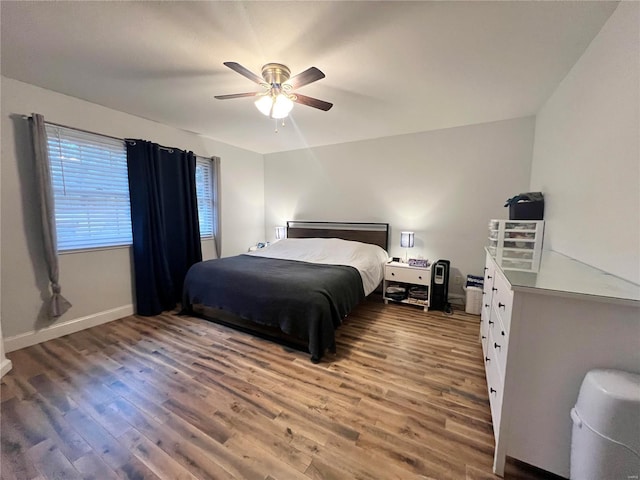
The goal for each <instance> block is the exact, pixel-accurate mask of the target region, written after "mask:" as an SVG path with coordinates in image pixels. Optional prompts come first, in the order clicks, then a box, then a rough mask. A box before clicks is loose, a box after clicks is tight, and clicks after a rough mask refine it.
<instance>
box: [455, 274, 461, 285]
mask: <svg viewBox="0 0 640 480" xmlns="http://www.w3.org/2000/svg"><path fill="white" fill-rule="evenodd" d="M453 283H455V284H456V285H462V277H461V276H460V275H456V276H455V277H454V279H453Z"/></svg>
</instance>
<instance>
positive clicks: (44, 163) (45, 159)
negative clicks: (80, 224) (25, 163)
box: [29, 113, 71, 320]
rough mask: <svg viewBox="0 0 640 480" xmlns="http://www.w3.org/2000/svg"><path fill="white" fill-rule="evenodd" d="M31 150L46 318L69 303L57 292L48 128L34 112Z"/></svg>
mask: <svg viewBox="0 0 640 480" xmlns="http://www.w3.org/2000/svg"><path fill="white" fill-rule="evenodd" d="M29 127H30V129H31V138H32V140H33V152H34V158H35V167H36V178H37V181H38V193H39V195H40V211H41V219H42V240H43V245H44V255H45V259H46V262H47V269H48V271H49V282H50V283H51V296H50V297H49V298H48V299H47V300H45V313H46V315H47V316H48V318H49V320H54V319H56V318H58V317H60V316H61V315H62V314H64V312H66V311H67V310H69V308H70V307H71V304H70V303H69V302H68V301H67V299H66V298H64V297H63V296H62V295H61V294H60V290H61V289H60V284H59V283H58V276H59V271H58V238H57V235H56V211H55V204H54V199H53V186H52V184H51V168H50V166H49V150H48V148H47V132H46V130H45V126H44V117H43V116H42V115H40V114H37V113H34V114H32V116H31V117H30V118H29Z"/></svg>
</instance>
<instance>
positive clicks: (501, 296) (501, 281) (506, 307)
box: [491, 272, 513, 336]
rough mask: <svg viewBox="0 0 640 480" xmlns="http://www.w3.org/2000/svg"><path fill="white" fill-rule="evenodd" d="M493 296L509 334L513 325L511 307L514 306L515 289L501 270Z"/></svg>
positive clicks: (497, 276) (495, 283)
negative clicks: (512, 288) (513, 289)
mask: <svg viewBox="0 0 640 480" xmlns="http://www.w3.org/2000/svg"><path fill="white" fill-rule="evenodd" d="M492 291H493V296H492V298H491V301H492V304H493V306H494V308H495V311H496V312H497V313H498V314H499V315H500V318H501V319H502V327H503V328H504V330H505V333H506V335H507V336H508V335H509V327H510V325H511V307H512V306H513V291H512V290H511V286H510V285H509V283H508V282H507V280H506V279H505V278H504V276H503V275H502V273H501V272H496V274H495V281H494V286H493V288H492Z"/></svg>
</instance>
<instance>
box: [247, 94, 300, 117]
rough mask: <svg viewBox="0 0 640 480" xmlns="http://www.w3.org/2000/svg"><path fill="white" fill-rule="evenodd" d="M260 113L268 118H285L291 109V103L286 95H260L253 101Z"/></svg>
mask: <svg viewBox="0 0 640 480" xmlns="http://www.w3.org/2000/svg"><path fill="white" fill-rule="evenodd" d="M255 105H256V108H257V109H258V110H260V113H262V114H263V115H265V116H267V117H270V118H285V117H286V116H287V115H289V113H290V112H291V110H292V109H293V101H291V99H290V98H289V97H287V96H286V95H284V94H282V93H279V94H277V95H262V96H261V97H260V98H258V99H257V100H256V101H255Z"/></svg>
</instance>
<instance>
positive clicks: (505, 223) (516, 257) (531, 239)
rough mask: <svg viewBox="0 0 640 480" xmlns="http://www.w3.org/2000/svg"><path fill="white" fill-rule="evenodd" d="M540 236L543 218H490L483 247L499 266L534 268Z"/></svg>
mask: <svg viewBox="0 0 640 480" xmlns="http://www.w3.org/2000/svg"><path fill="white" fill-rule="evenodd" d="M543 238H544V221H543V220H490V221H489V244H488V245H489V246H488V247H487V249H488V250H489V253H491V255H493V256H494V257H495V258H496V260H497V261H498V263H500V265H501V267H502V268H503V269H509V270H522V271H526V272H528V271H536V270H537V269H538V267H539V265H540V256H541V254H542V240H543Z"/></svg>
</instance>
